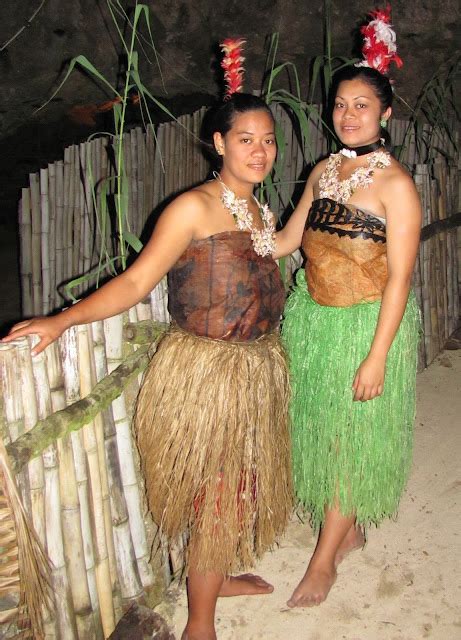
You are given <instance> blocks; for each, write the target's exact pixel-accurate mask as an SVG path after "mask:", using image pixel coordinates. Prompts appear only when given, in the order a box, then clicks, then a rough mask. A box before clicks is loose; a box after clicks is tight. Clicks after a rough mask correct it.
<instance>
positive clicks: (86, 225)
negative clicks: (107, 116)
mask: <svg viewBox="0 0 461 640" xmlns="http://www.w3.org/2000/svg"><path fill="white" fill-rule="evenodd" d="M92 145H93V141H89V142H86V143H82V144H80V166H81V171H80V174H81V179H80V200H81V203H82V204H81V208H82V214H83V242H82V250H83V272H84V273H88V272H89V271H90V268H91V243H92V240H93V235H94V229H93V225H92V214H93V199H92V197H91V185H90V177H89V171H90V170H91V147H92ZM92 284H93V283H92V281H91V280H89V281H88V282H87V283H86V284H85V285H83V291H86V290H88V288H89V287H90V286H91V285H92Z"/></svg>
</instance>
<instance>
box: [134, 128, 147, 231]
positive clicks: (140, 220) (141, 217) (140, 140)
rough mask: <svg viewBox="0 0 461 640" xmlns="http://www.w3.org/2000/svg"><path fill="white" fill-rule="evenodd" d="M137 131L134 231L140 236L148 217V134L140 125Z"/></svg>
mask: <svg viewBox="0 0 461 640" xmlns="http://www.w3.org/2000/svg"><path fill="white" fill-rule="evenodd" d="M135 132H136V149H137V154H138V161H137V165H138V212H137V216H136V227H135V228H134V233H135V234H136V236H137V237H138V238H139V237H141V233H142V230H143V227H144V223H145V221H146V217H147V211H146V202H145V184H144V182H145V179H146V167H145V162H146V135H145V134H144V133H143V132H142V129H141V128H140V127H137V128H136V129H135Z"/></svg>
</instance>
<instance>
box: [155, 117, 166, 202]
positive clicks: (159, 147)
mask: <svg viewBox="0 0 461 640" xmlns="http://www.w3.org/2000/svg"><path fill="white" fill-rule="evenodd" d="M164 140H165V125H164V124H161V125H160V126H159V127H158V129H157V144H156V145H155V158H154V203H153V208H155V207H157V205H158V204H159V202H161V201H162V200H163V198H164V197H165V187H164V185H165V173H164V167H163V164H162V157H163V156H165V144H164Z"/></svg>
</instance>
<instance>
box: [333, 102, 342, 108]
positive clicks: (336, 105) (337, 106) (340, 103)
mask: <svg viewBox="0 0 461 640" xmlns="http://www.w3.org/2000/svg"><path fill="white" fill-rule="evenodd" d="M342 107H344V105H343V103H342V102H337V103H336V104H335V109H341V108H342Z"/></svg>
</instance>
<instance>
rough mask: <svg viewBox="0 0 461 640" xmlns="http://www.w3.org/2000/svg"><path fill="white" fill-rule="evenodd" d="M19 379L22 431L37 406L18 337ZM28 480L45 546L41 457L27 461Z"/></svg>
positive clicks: (25, 348) (26, 350)
mask: <svg viewBox="0 0 461 640" xmlns="http://www.w3.org/2000/svg"><path fill="white" fill-rule="evenodd" d="M17 353H18V365H19V379H20V383H21V394H22V405H23V410H24V431H25V432H27V431H29V430H30V429H32V428H33V427H34V426H35V425H36V423H37V421H38V408H37V400H36V397H37V395H38V394H36V390H35V385H34V377H33V371H32V358H31V355H30V347H29V341H28V340H27V339H25V338H24V339H19V340H18V341H17ZM28 472H29V482H30V498H31V512H30V515H31V516H32V522H33V526H34V529H35V531H36V533H37V535H38V538H39V540H40V542H41V543H42V545H43V547H44V548H46V530H45V496H44V488H45V487H44V471H43V462H42V459H41V458H36V459H35V460H31V462H30V463H29V468H28Z"/></svg>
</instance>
